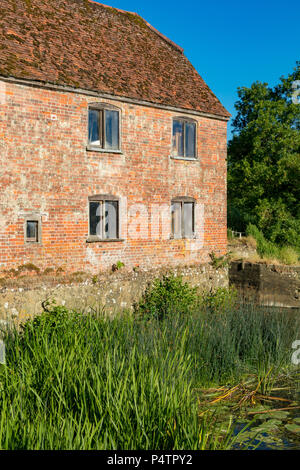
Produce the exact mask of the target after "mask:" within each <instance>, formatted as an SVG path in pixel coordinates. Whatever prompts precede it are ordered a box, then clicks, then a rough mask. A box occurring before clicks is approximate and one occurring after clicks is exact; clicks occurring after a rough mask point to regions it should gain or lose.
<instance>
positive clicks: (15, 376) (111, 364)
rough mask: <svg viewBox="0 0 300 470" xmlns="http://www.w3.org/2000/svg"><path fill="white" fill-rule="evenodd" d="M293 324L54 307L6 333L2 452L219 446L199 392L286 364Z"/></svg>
mask: <svg viewBox="0 0 300 470" xmlns="http://www.w3.org/2000/svg"><path fill="white" fill-rule="evenodd" d="M298 331H299V324H297V323H296V320H295V318H292V317H286V316H283V315H282V314H275V313H272V314H266V313H264V312H263V311H260V310H254V309H251V308H245V307H244V308H241V309H240V310H239V309H230V310H228V311H223V312H222V313H220V312H215V313H214V312H212V311H211V310H202V311H191V312H190V315H184V316H182V315H178V314H176V315H174V316H172V315H167V316H165V317H163V318H162V319H160V320H158V319H157V318H155V317H154V318H150V319H147V320H145V319H143V318H135V317H133V316H132V315H129V314H128V315H122V316H119V317H116V318H114V319H108V318H104V317H96V316H91V315H89V316H83V315H80V314H77V313H74V312H68V311H67V310H65V309H64V308H61V307H58V308H54V310H53V311H52V313H50V314H44V315H43V316H42V317H39V318H37V319H35V320H31V321H29V322H27V323H26V325H25V327H24V328H23V330H22V331H17V330H11V331H7V332H6V333H5V343H6V353H7V354H6V357H7V365H6V366H5V367H4V368H2V369H1V371H0V390H1V391H0V448H1V449H124V450H126V449H131V450H133V449H152V450H153V449H157V450H171V449H217V448H230V447H231V446H232V444H233V437H232V436H231V435H230V433H229V434H228V435H227V437H226V436H225V437H224V436H223V437H222V436H221V435H218V434H216V430H215V429H214V427H213V424H212V423H210V422H208V421H205V420H204V421H203V420H200V419H199V409H198V403H197V400H196V397H195V389H196V387H199V386H205V385H207V384H211V383H212V382H215V383H220V382H224V381H230V380H233V379H235V380H236V379H237V378H238V377H241V376H242V375H243V374H245V373H249V372H253V371H257V370H258V369H262V367H265V366H266V365H268V366H269V365H270V364H271V365H273V366H279V365H280V366H282V365H286V364H288V363H289V362H290V352H291V351H290V347H291V343H292V342H293V340H294V339H295V338H297V332H298Z"/></svg>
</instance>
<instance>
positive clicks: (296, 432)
mask: <svg viewBox="0 0 300 470" xmlns="http://www.w3.org/2000/svg"><path fill="white" fill-rule="evenodd" d="M270 396H273V397H274V396H276V397H278V398H284V399H287V400H290V401H289V402H280V401H277V402H276V401H275V402H274V404H273V405H272V406H271V408H272V410H275V409H277V411H275V412H271V413H262V414H257V415H255V416H256V418H255V419H254V421H253V422H250V423H249V421H248V422H247V421H246V420H237V421H236V422H235V426H234V434H235V435H237V434H239V433H240V432H241V431H242V430H243V429H244V428H245V426H247V425H248V428H247V429H246V431H245V433H242V435H243V434H244V437H245V439H242V440H241V442H239V443H237V444H236V445H235V448H236V449H238V448H240V444H243V443H245V442H246V443H247V442H248V443H249V450H251V449H256V450H300V383H299V381H298V380H297V382H296V383H295V384H294V387H292V388H289V389H288V390H279V391H276V392H273V393H271V394H270ZM289 407H294V409H291V410H286V409H283V408H289ZM262 409H263V407H262ZM257 434H259V435H258V438H255V436H256V435H257Z"/></svg>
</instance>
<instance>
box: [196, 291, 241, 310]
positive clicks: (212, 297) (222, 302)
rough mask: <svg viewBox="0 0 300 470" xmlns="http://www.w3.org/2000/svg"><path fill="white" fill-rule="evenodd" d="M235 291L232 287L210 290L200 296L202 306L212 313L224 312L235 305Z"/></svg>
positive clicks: (236, 295)
mask: <svg viewBox="0 0 300 470" xmlns="http://www.w3.org/2000/svg"><path fill="white" fill-rule="evenodd" d="M237 298H238V294H237V290H236V289H235V288H234V287H229V288H228V289H227V288H224V287H219V288H217V289H211V290H210V291H208V292H206V293H205V294H203V296H202V305H203V306H204V307H205V308H207V309H208V310H210V311H213V312H224V311H225V310H228V309H231V308H234V307H235V306H236V305H237Z"/></svg>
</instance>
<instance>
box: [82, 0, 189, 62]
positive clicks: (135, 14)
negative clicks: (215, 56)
mask: <svg viewBox="0 0 300 470" xmlns="http://www.w3.org/2000/svg"><path fill="white" fill-rule="evenodd" d="M88 1H89V2H90V3H95V4H96V5H101V6H102V7H105V8H110V9H112V10H117V11H119V12H120V13H129V14H130V15H134V16H138V17H139V18H140V19H141V20H142V21H143V22H144V23H145V25H146V26H148V28H149V29H151V31H153V32H154V33H155V34H157V35H158V36H159V37H161V38H162V39H163V40H164V41H166V42H167V43H168V44H170V45H171V46H173V47H174V48H175V49H177V50H178V51H179V52H181V54H183V52H184V49H183V48H182V47H180V46H178V44H176V43H175V42H174V41H172V40H171V39H169V38H168V37H167V36H165V35H164V34H162V33H161V32H160V31H158V29H156V28H155V27H154V26H152V24H150V23H148V21H146V20H145V18H143V17H142V16H141V15H139V14H138V13H136V12H135V11H127V10H121V9H120V8H116V7H112V6H110V5H105V4H104V3H100V2H96V1H95V0H88Z"/></svg>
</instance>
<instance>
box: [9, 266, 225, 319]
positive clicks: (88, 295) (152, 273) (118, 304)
mask: <svg viewBox="0 0 300 470" xmlns="http://www.w3.org/2000/svg"><path fill="white" fill-rule="evenodd" d="M170 272H172V273H174V274H175V275H177V276H182V277H183V279H184V281H186V282H188V283H190V285H192V286H198V287H199V291H204V290H207V289H209V288H217V287H226V286H228V270H227V269H218V270H216V269H215V268H213V267H212V266H210V265H198V266H192V267H191V266H188V267H180V268H177V269H174V268H173V269H172V270H170V269H166V268H165V269H160V270H157V269H153V270H148V271H145V270H144V271H130V272H128V271H125V270H124V269H123V268H122V269H120V270H119V271H116V272H111V273H106V274H101V275H99V276H93V277H91V276H90V275H85V274H84V273H78V276H77V279H76V276H74V278H69V279H68V280H66V279H64V278H63V277H62V278H61V279H60V281H61V282H58V280H57V279H56V278H55V277H48V278H46V277H45V278H43V277H38V276H32V277H31V278H26V279H16V280H15V281H14V280H10V282H8V284H7V285H6V286H3V287H2V288H1V289H0V321H1V322H2V323H3V322H7V321H12V320H14V321H15V322H16V323H19V322H22V321H24V320H26V319H27V318H29V317H32V316H35V315H37V314H39V313H41V312H42V310H43V308H42V302H43V301H45V300H49V301H52V300H55V302H56V303H57V304H58V305H65V306H66V307H68V308H70V309H76V310H78V311H82V312H86V313H87V312H88V311H93V310H94V311H97V312H101V311H105V312H107V313H113V312H120V311H121V310H124V309H132V305H133V303H134V302H136V301H138V300H139V299H140V297H141V295H142V294H143V292H144V291H145V288H146V287H147V284H148V283H149V282H151V281H153V280H154V279H155V278H157V277H161V276H162V275H163V274H167V273H170ZM80 275H81V278H80ZM72 279H73V280H72Z"/></svg>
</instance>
